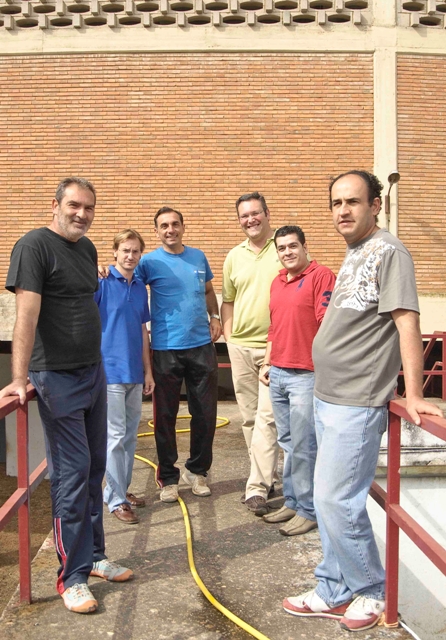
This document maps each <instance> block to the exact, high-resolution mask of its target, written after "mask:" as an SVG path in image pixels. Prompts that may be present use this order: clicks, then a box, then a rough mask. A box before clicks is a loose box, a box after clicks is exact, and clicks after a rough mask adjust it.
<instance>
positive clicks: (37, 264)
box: [6, 241, 46, 295]
mask: <svg viewBox="0 0 446 640" xmlns="http://www.w3.org/2000/svg"><path fill="white" fill-rule="evenodd" d="M45 274H46V269H45V265H44V263H43V260H42V256H41V255H40V254H39V251H37V250H36V249H35V248H33V247H30V246H28V245H27V244H21V243H20V241H19V242H18V243H17V244H16V245H15V247H14V249H13V250H12V253H11V262H10V265H9V270H8V276H7V278H6V289H7V290H8V291H11V292H12V293H15V290H16V289H24V290H25V291H33V292H34V293H39V294H40V295H42V290H43V284H44V281H45Z"/></svg>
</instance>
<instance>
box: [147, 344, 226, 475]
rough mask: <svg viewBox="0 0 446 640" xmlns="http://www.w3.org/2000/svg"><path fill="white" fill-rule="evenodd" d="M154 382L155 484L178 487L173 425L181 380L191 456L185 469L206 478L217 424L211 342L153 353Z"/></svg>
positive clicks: (210, 462) (215, 355) (214, 359)
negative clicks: (185, 393) (156, 458)
mask: <svg viewBox="0 0 446 640" xmlns="http://www.w3.org/2000/svg"><path fill="white" fill-rule="evenodd" d="M153 376H154V379H155V392H154V395H155V403H156V405H155V406H156V412H155V440H156V449H157V453H158V471H157V481H158V484H159V485H160V486H161V487H164V486H166V485H169V484H178V481H179V479H180V471H179V469H178V468H177V467H175V462H176V461H177V459H178V451H177V442H176V434H175V424H176V419H177V414H178V408H179V404H180V391H181V385H182V382H183V379H184V381H185V384H186V392H187V402H188V405H189V412H190V414H191V416H192V418H191V421H190V456H189V458H188V460H187V461H186V468H187V469H188V470H189V471H191V472H192V473H195V474H197V475H202V476H205V475H206V472H207V471H208V470H209V469H210V466H211V464H212V443H213V440H214V434H215V424H216V420H217V381H218V368H217V354H216V351H215V346H214V344H213V343H212V342H211V343H209V344H206V345H204V346H202V347H195V348H193V349H180V350H170V351H154V352H153Z"/></svg>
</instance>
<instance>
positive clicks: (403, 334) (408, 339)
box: [392, 312, 424, 398]
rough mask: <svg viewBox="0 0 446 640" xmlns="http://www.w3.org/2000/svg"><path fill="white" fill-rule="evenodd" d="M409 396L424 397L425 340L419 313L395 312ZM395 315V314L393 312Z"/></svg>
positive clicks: (407, 394)
mask: <svg viewBox="0 0 446 640" xmlns="http://www.w3.org/2000/svg"><path fill="white" fill-rule="evenodd" d="M395 314H396V315H395V316H394V321H395V324H396V326H397V329H398V333H399V339H400V350H401V360H402V363H403V372H404V384H405V388H406V396H407V398H410V397H413V396H417V397H423V368H424V356H423V342H422V338H421V331H420V324H419V317H418V314H416V313H415V312H406V313H401V312H400V313H398V312H395ZM392 315H393V314H392Z"/></svg>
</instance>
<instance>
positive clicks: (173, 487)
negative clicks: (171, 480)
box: [160, 484, 178, 502]
mask: <svg viewBox="0 0 446 640" xmlns="http://www.w3.org/2000/svg"><path fill="white" fill-rule="evenodd" d="M160 500H161V501H162V502H177V501H178V485H177V484H168V485H167V486H165V487H163V488H162V489H161V493H160Z"/></svg>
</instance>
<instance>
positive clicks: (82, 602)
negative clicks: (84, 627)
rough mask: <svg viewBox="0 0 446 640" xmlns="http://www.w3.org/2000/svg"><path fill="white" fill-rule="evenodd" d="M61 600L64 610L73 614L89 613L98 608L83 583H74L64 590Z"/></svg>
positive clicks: (96, 602)
mask: <svg viewBox="0 0 446 640" xmlns="http://www.w3.org/2000/svg"><path fill="white" fill-rule="evenodd" d="M62 598H63V601H64V605H65V606H66V608H67V609H69V610H70V611H74V612H75V613H91V612H92V611H96V609H97V608H98V601H97V600H96V599H95V598H94V596H93V594H92V593H91V591H90V589H89V588H88V585H87V584H86V583H85V582H76V584H73V585H72V586H71V587H68V589H65V591H64V592H63V593H62Z"/></svg>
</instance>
